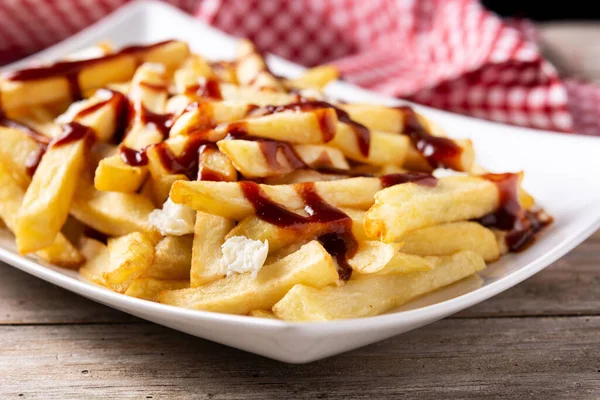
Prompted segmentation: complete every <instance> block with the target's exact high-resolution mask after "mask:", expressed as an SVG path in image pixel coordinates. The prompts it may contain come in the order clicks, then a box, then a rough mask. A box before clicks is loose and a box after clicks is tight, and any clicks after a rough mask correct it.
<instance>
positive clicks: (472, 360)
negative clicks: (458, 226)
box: [0, 232, 600, 400]
mask: <svg viewBox="0 0 600 400" xmlns="http://www.w3.org/2000/svg"><path fill="white" fill-rule="evenodd" d="M0 304H2V307H0V398H1V399H5V398H9V399H10V398H24V399H30V398H44V399H61V400H62V399H67V398H74V399H82V398H112V397H117V396H118V397H119V398H132V399H166V398H169V399H172V398H174V399H179V398H181V399H184V398H190V397H191V396H194V398H200V399H215V400H216V399H268V398H311V399H312V398H327V399H333V398H340V399H358V398H373V397H375V398H382V397H388V398H401V397H407V398H417V399H418V398H423V399H431V398H437V397H438V396H439V397H440V398H445V399H447V398H464V397H473V398H479V397H481V396H482V395H486V396H492V395H495V396H498V397H503V398H552V399H559V398H565V399H567V398H568V399H572V398H577V399H585V398H590V399H592V398H595V399H597V398H599V397H598V396H600V350H599V349H600V232H597V233H596V234H595V235H593V236H592V237H591V238H589V239H588V240H587V241H586V242H584V243H583V244H581V245H580V246H579V247H578V248H577V249H575V250H573V251H572V252H571V253H569V254H568V255H566V256H565V257H564V258H562V259H561V260H559V261H558V262H556V263H555V264H553V265H552V266H550V267H548V268H547V269H546V270H544V271H542V272H540V273H539V274H537V275H535V276H534V277H532V278H530V279H528V280H526V281H525V282H523V283H521V284H520V285H518V286H516V287H514V288H512V289H510V290H508V291H506V292H504V293H502V294H500V295H498V296H496V297H494V298H492V299H490V300H488V301H485V302H483V303H481V304H478V305H476V306H474V307H472V308H470V309H468V310H465V311H463V312H461V313H459V314H457V315H455V316H453V317H450V318H447V319H445V320H442V321H439V322H437V323H435V324H432V325H429V326H427V327H424V328H421V329H418V330H416V331H413V332H409V333H407V334H403V335H400V336H397V337H394V338H391V339H388V340H384V341H382V342H379V343H376V344H373V345H370V346H367V347H364V348H361V349H358V350H355V351H351V352H348V353H345V354H341V355H338V356H334V357H331V358H328V359H325V360H322V361H317V362H314V363H311V364H306V365H288V364H283V363H279V362H276V361H272V360H269V359H266V358H263V357H259V356H255V355H252V354H249V353H245V352H242V351H239V350H235V349H232V348H229V347H225V346H222V345H218V344H215V343H212V342H209V341H206V340H202V339H198V338H195V337H192V336H188V335H186V334H183V333H180V332H177V331H173V330H170V329H168V328H164V327H161V326H158V325H154V324H151V323H148V322H145V321H143V320H140V319H137V318H134V317H131V316H129V315H127V314H124V313H121V312H119V311H115V310H112V309H110V308H107V307H104V306H102V305H99V304H96V303H94V302H91V301H89V300H86V299H84V298H82V297H79V296H77V295H75V294H72V293H70V292H67V291H65V290H63V289H60V288H58V287H55V286H53V285H51V284H49V283H46V282H44V281H42V280H40V279H37V278H34V277H32V276H30V275H27V274H26V273H24V272H21V271H19V270H17V269H15V268H12V267H10V266H8V265H4V264H0Z"/></svg>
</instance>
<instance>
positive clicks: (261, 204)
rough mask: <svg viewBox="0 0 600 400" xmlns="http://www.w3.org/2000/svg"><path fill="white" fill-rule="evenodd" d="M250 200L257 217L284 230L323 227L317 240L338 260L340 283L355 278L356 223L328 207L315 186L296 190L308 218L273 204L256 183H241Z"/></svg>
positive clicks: (304, 186) (304, 184) (303, 184)
mask: <svg viewBox="0 0 600 400" xmlns="http://www.w3.org/2000/svg"><path fill="white" fill-rule="evenodd" d="M239 185H240V188H241V189H242V192H243V193H244V196H245V197H246V199H247V200H248V201H249V202H250V203H252V206H253V207H254V210H255V213H256V216H257V217H259V218H260V219H262V220H263V221H266V222H269V223H271V224H273V225H276V226H278V227H281V228H289V229H299V230H302V229H304V228H305V227H306V225H307V224H317V223H318V224H323V225H324V231H320V235H319V237H318V238H317V240H319V242H321V244H322V245H323V247H324V248H325V249H326V250H327V252H328V253H329V254H331V255H332V256H333V257H335V258H336V260H337V267H338V274H339V277H340V280H342V281H347V280H348V279H350V277H351V276H352V268H351V267H350V265H349V264H348V258H350V257H352V256H353V255H354V254H355V253H356V250H357V248H358V243H357V241H356V238H355V237H354V235H353V234H352V219H351V218H350V217H349V216H348V215H346V214H345V213H343V212H342V211H340V210H338V209H337V208H335V207H333V206H331V205H330V204H328V203H326V202H325V201H324V200H323V199H322V198H321V196H319V194H318V193H317V191H316V188H315V185H314V183H313V182H307V183H302V184H298V185H297V186H296V188H297V189H296V190H297V192H298V194H299V195H300V196H301V197H302V199H303V200H304V204H305V207H304V211H306V213H307V214H308V215H307V216H306V217H305V216H302V215H299V214H296V213H294V212H292V211H289V210H288V209H286V208H284V207H282V206H281V205H279V204H277V203H275V202H274V201H273V200H271V199H270V198H269V197H268V196H267V194H266V193H264V191H263V190H262V189H261V188H260V186H259V185H258V184H257V183H255V182H250V181H243V182H240V183H239Z"/></svg>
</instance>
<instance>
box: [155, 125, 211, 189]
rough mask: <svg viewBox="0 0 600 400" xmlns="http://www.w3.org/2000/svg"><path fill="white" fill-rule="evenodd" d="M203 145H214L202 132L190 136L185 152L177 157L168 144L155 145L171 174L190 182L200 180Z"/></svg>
mask: <svg viewBox="0 0 600 400" xmlns="http://www.w3.org/2000/svg"><path fill="white" fill-rule="evenodd" d="M203 145H213V144H212V143H210V142H209V141H207V140H206V138H205V136H204V135H203V134H202V133H201V132H200V133H199V134H194V135H191V136H188V137H187V139H186V141H185V145H184V147H183V150H182V151H181V153H180V154H179V155H178V156H176V155H175V154H174V153H173V151H172V150H171V149H170V148H169V146H168V144H167V143H166V142H162V143H159V144H156V145H154V148H155V149H156V153H157V155H158V158H159V160H160V162H161V164H162V165H163V167H164V168H165V169H166V170H167V171H169V173H170V174H183V175H185V176H187V177H188V179H190V180H196V179H197V178H198V162H199V157H200V150H201V147H202V146H203Z"/></svg>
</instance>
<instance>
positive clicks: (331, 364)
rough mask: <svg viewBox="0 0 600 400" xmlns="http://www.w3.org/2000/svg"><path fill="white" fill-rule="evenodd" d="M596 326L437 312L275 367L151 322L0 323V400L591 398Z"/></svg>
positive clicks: (595, 381)
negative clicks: (334, 352)
mask: <svg viewBox="0 0 600 400" xmlns="http://www.w3.org/2000/svg"><path fill="white" fill-rule="evenodd" d="M599 331H600V317H552V318H499V319H496V318H486V319H465V320H459V319H447V320H443V321H440V322H438V323H436V324H433V325H431V326H429V327H426V328H423V329H420V330H418V331H414V332H410V333H408V334H405V335H401V336H398V337H396V338H393V339H390V340H386V341H383V342H380V343H377V344H374V345H371V346H368V347H365V348H362V349H359V350H356V351H353V352H350V353H346V354H342V355H339V356H335V357H332V358H329V359H326V360H322V361H318V362H315V363H311V364H307V365H286V364H281V363H278V362H276V361H271V360H268V359H265V358H262V357H258V356H253V355H251V354H248V353H245V352H241V351H238V350H235V349H231V348H227V347H224V346H220V345H217V344H214V343H211V342H208V341H204V340H200V339H196V338H193V337H190V336H187V335H185V334H182V333H179V332H175V331H171V330H168V329H166V328H162V327H159V326H156V325H151V324H126V325H74V326H64V325H63V326H3V327H0V398H3V399H4V398H25V399H37V398H40V399H41V398H43V399H81V398H115V397H119V398H131V399H144V398H153V399H163V398H169V399H185V398H190V397H191V396H194V398H199V399H239V398H243V399H270V398H307V399H308V398H329V399H332V398H335V399H362V398H384V397H385V398H416V399H431V398H444V399H450V398H465V397H473V398H481V397H483V396H484V395H485V396H487V397H504V398H519V399H524V398H540V399H541V398H552V399H570V398H577V399H591V398H595V396H597V395H598V393H600V352H598V351H597V350H598V348H600V335H599V334H598V332H599ZM20 395H22V396H21V397H19V396H20Z"/></svg>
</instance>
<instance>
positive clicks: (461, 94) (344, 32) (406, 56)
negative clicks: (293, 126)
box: [0, 0, 600, 135]
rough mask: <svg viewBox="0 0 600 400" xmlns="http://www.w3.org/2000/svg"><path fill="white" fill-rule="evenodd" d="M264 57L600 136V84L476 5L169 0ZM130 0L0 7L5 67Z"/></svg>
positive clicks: (0, 55)
mask: <svg viewBox="0 0 600 400" xmlns="http://www.w3.org/2000/svg"><path fill="white" fill-rule="evenodd" d="M167 1H168V2H169V3H171V4H174V5H176V6H178V7H180V8H182V9H183V10H185V11H188V12H190V13H194V14H195V15H197V16H198V18H200V19H202V20H204V21H206V22H208V23H209V24H211V25H213V26H215V27H217V28H219V29H222V30H224V31H226V32H229V33H231V34H234V35H236V36H239V37H248V38H249V39H251V40H253V41H254V42H255V43H256V44H257V46H258V47H259V48H260V49H261V50H263V51H266V52H272V53H275V54H277V55H280V56H282V57H284V58H287V59H290V60H292V61H295V62H298V63H300V64H304V65H307V66H312V65H316V64H321V63H325V62H327V63H331V64H334V65H336V66H338V67H339V69H340V71H341V73H342V76H343V78H344V79H346V80H347V81H350V82H353V83H355V84H357V85H359V86H362V87H365V88H368V89H371V90H374V91H377V92H380V93H383V94H387V95H392V96H397V97H401V98H405V99H408V100H412V101H415V102H418V103H421V104H426V105H430V106H433V107H436V108H442V109H446V110H450V111H454V112H459V113H463V114H468V115H472V116H475V117H479V118H486V119H490V120H494V121H498V122H505V123H510V124H515V125H521V126H528V127H533V128H543V129H551V130H557V131H563V132H577V133H582V134H592V135H600V87H599V86H598V85H594V84H591V83H585V82H580V81H577V80H573V79H561V77H559V75H558V73H557V72H556V70H555V68H554V67H553V66H552V65H551V64H550V63H548V62H547V61H546V60H544V59H543V58H542V56H541V55H540V52H539V49H538V47H537V45H536V32H535V29H534V28H533V26H532V25H531V24H529V23H527V22H526V21H505V20H502V19H500V18H499V17H497V16H496V15H495V14H493V13H491V12H489V11H487V10H486V9H485V8H483V7H482V6H481V5H480V4H479V2H478V1H477V0H369V1H363V0H327V1H324V0H287V1H285V0H281V1H275V0H167ZM126 2H128V0H21V1H18V2H17V1H1V0H0V21H2V22H3V23H2V24H0V62H1V63H5V62H8V61H12V60H14V59H15V58H20V57H22V56H25V55H27V54H30V53H32V52H35V51H38V50H40V49H42V48H44V47H46V46H48V45H50V44H52V43H54V42H56V41H59V40H61V39H64V38H65V37H67V36H69V35H71V34H72V33H74V32H76V31H78V30H79V29H81V28H83V27H85V26H87V25H89V24H90V23H92V22H93V21H95V20H97V19H99V18H101V17H103V16H104V15H106V14H108V13H109V12H111V11H112V10H114V9H116V8H117V7H119V6H120V5H121V4H123V3H126Z"/></svg>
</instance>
